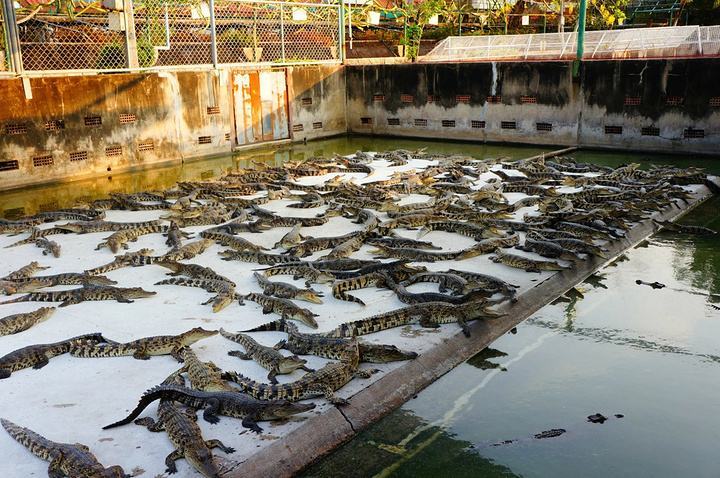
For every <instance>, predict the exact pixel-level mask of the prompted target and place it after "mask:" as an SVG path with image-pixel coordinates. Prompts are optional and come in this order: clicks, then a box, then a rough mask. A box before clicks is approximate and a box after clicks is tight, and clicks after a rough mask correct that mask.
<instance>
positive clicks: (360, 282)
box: [332, 272, 385, 306]
mask: <svg viewBox="0 0 720 478" xmlns="http://www.w3.org/2000/svg"><path fill="white" fill-rule="evenodd" d="M384 284H385V275H384V274H383V273H382V272H370V273H367V274H363V275H360V276H356V277H351V278H348V279H341V280H338V281H335V282H334V283H333V286H332V295H333V297H335V298H336V299H339V300H346V301H348V302H355V303H356V304H360V305H363V306H364V305H365V302H364V301H363V300H362V299H359V298H357V297H355V296H354V295H351V294H348V293H347V291H349V290H358V289H365V288H367V287H371V286H378V287H382V286H384Z"/></svg>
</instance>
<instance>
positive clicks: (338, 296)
mask: <svg viewBox="0 0 720 478" xmlns="http://www.w3.org/2000/svg"><path fill="white" fill-rule="evenodd" d="M333 297H335V298H336V299H340V300H346V301H348V302H355V303H356V304H360V305H365V302H363V301H362V300H361V299H358V298H357V297H355V296H354V295H351V294H348V293H346V292H342V291H340V290H336V289H335V288H333Z"/></svg>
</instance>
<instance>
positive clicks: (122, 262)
mask: <svg viewBox="0 0 720 478" xmlns="http://www.w3.org/2000/svg"><path fill="white" fill-rule="evenodd" d="M154 252H155V251H154V250H153V249H148V248H143V249H140V250H138V251H135V252H126V253H125V254H122V255H119V256H115V259H114V260H113V261H112V262H108V263H107V264H103V265H101V266H97V267H94V268H92V269H88V270H86V271H85V274H88V275H93V276H94V275H98V274H105V273H106V272H110V271H114V270H117V269H122V268H123V267H128V266H133V267H135V266H138V265H145V264H141V263H140V262H141V261H144V260H147V261H148V262H155V261H156V260H157V259H155V258H154V257H153V256H152V254H153V253H154Z"/></svg>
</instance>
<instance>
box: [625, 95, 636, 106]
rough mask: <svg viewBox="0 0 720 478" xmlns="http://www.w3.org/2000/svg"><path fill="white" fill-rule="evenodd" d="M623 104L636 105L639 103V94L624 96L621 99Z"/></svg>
mask: <svg viewBox="0 0 720 478" xmlns="http://www.w3.org/2000/svg"><path fill="white" fill-rule="evenodd" d="M623 104H624V105H625V106H638V105H640V97H639V96H626V97H625V100H624V101H623Z"/></svg>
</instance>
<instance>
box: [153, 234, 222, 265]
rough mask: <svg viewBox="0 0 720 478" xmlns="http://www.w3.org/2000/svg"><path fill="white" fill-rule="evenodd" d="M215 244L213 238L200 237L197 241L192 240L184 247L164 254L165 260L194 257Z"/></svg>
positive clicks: (163, 258)
mask: <svg viewBox="0 0 720 478" xmlns="http://www.w3.org/2000/svg"><path fill="white" fill-rule="evenodd" d="M213 244H215V241H213V240H211V239H199V240H197V241H194V242H191V243H189V244H185V245H184V246H182V247H179V248H177V249H174V250H172V251H170V252H168V253H167V254H165V255H164V256H162V259H161V260H163V261H181V260H184V259H192V258H193V257H195V256H197V255H198V254H202V253H203V252H205V250H206V249H207V248H208V247H210V246H212V245H213Z"/></svg>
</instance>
